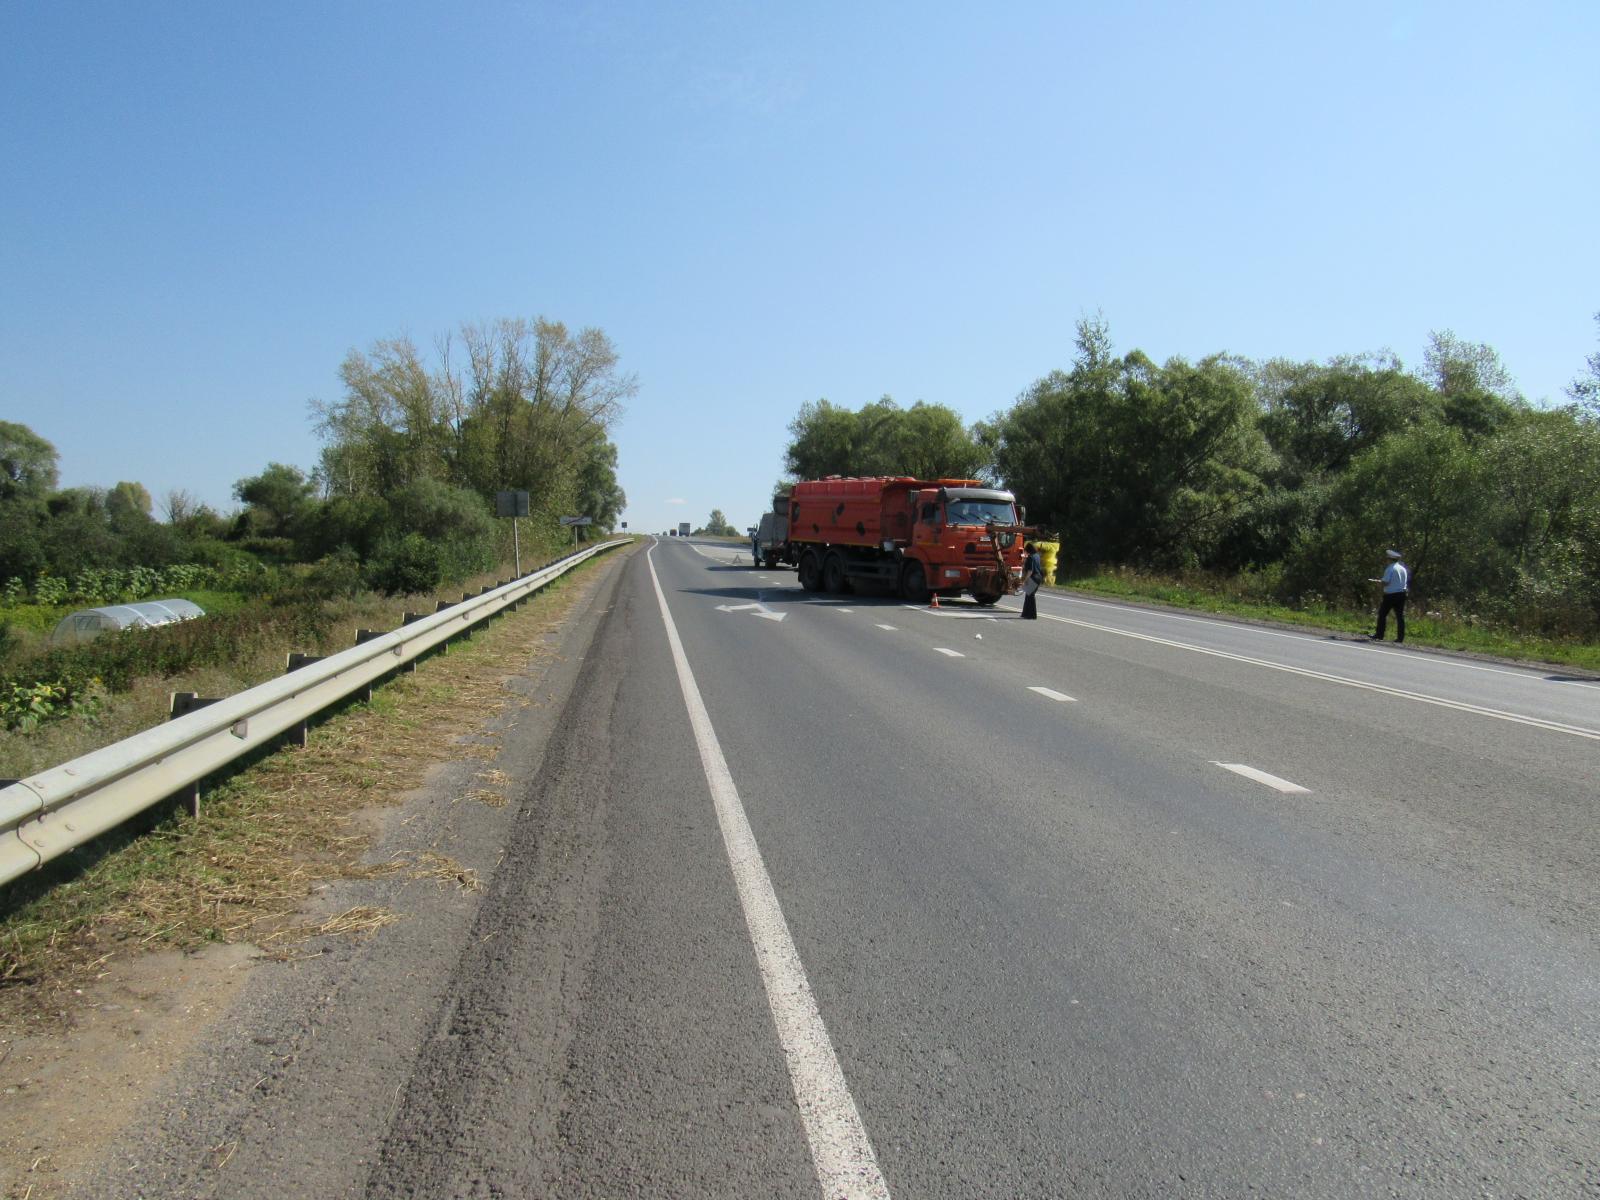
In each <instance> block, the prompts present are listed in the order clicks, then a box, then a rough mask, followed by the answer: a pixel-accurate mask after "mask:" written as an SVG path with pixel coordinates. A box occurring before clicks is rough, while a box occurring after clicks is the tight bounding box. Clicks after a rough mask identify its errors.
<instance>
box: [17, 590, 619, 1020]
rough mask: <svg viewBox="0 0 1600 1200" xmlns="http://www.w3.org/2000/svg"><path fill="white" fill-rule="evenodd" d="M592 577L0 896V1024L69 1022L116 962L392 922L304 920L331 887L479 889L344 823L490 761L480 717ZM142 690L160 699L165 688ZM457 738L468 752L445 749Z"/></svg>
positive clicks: (279, 947) (443, 863) (498, 785)
mask: <svg viewBox="0 0 1600 1200" xmlns="http://www.w3.org/2000/svg"><path fill="white" fill-rule="evenodd" d="M591 570H592V568H591V567H581V568H579V569H578V570H577V571H575V572H574V573H573V574H572V575H569V576H567V577H566V579H565V580H563V581H561V582H558V583H556V584H554V585H552V586H551V587H549V588H547V589H546V590H545V591H544V592H543V593H542V594H541V595H540V596H539V597H537V598H536V599H535V600H534V601H532V602H531V603H528V604H525V605H524V606H523V607H522V608H521V609H520V610H519V611H518V612H516V613H514V614H510V615H508V616H504V617H501V618H499V619H497V620H495V621H494V622H492V623H491V624H490V625H489V627H488V628H487V629H480V631H479V632H477V633H475V634H474V635H473V636H472V638H471V640H468V641H462V642H457V643H453V644H452V645H451V646H450V649H449V652H448V653H447V654H441V655H435V656H433V657H431V658H429V659H427V660H425V661H424V662H422V663H421V664H419V666H418V668H417V671H416V673H415V674H410V675H401V676H399V677H398V678H396V679H395V680H393V681H391V682H390V683H388V684H386V685H385V686H384V687H382V688H381V689H379V690H378V691H377V692H376V693H375V694H374V697H373V700H372V702H371V703H370V704H354V705H351V706H349V707H347V708H345V709H344V710H342V711H340V712H338V713H336V714H335V715H333V716H331V717H329V718H328V719H327V720H325V721H324V722H323V723H322V724H320V725H317V726H314V727H313V728H312V731H311V737H310V744H309V745H308V746H307V747H306V748H304V749H299V748H285V749H282V750H279V751H277V752H275V753H272V754H270V755H267V756H265V757H263V758H260V759H258V760H257V761H256V762H254V763H253V764H251V765H250V766H248V767H245V768H244V769H242V770H240V771H238V772H237V773H236V774H234V775H233V776H232V777H231V778H229V779H228V780H227V781H226V782H224V783H222V784H220V785H219V786H215V787H213V788H212V789H211V790H208V791H207V792H206V793H205V796H204V804H203V810H202V815H201V817H200V819H199V820H194V819H192V818H191V817H190V816H189V815H188V813H187V811H176V810H174V808H173V807H172V806H168V807H167V808H166V810H165V811H163V812H161V813H159V814H158V815H157V816H155V817H154V818H153V819H152V821H150V822H148V823H147V824H146V826H145V828H143V829H142V830H139V831H136V832H133V833H120V834H116V833H114V834H108V835H107V838H106V839H103V841H102V843H101V844H100V845H98V846H94V847H85V848H84V849H83V850H80V851H78V852H76V853H74V854H72V855H69V856H65V858H64V860H63V861H62V863H61V865H59V866H55V867H53V868H47V869H46V870H44V871H41V872H38V873H36V874H35V875H34V876H30V877H25V878H24V879H21V880H18V881H16V882H15V883H13V884H12V885H11V886H10V888H8V889H6V892H5V893H4V894H3V895H0V904H4V906H5V907H4V909H3V910H0V1028H9V1029H22V1028H40V1027H41V1026H48V1025H49V1024H52V1023H59V1022H61V1021H63V1020H64V1019H68V1018H69V1015H70V1011H71V1004H70V998H71V995H72V993H73V991H74V990H75V989H77V988H81V987H84V986H85V985H86V984H87V983H89V982H92V981H93V980H95V979H96V978H97V977H99V976H100V974H101V973H102V972H103V971H104V969H105V967H106V964H107V963H109V962H110V961H111V960H112V959H113V958H114V957H116V956H123V955H128V954H133V953H138V952H140V951H141V950H143V949H146V948H154V947H168V948H180V949H182V948H192V947H195V946H198V945H201V944H203V943H206V942H214V941H229V942H236V941H242V942H250V943H253V944H255V945H259V946H261V947H262V948H263V950H264V951H265V952H266V953H268V954H272V955H276V956H280V957H290V956H292V955H293V954H294V953H295V949H294V948H295V945H296V943H298V942H301V941H303V940H304V939H305V938H307V937H310V936H315V935H324V934H330V933H346V934H355V935H360V934H362V933H364V932H368V931H370V930H373V929H377V928H380V927H381V926H382V925H384V924H386V923H388V922H389V921H391V920H393V919H394V917H393V915H392V914H390V913H386V912H384V911H382V910H379V909H352V910H350V911H348V912H344V913H339V914H337V915H335V916H333V917H331V918H328V919H326V920H322V921H313V922H306V921H304V920H303V919H302V914H303V908H304V905H305V902H306V900H307V897H308V896H310V895H311V894H312V893H313V892H314V890H315V889H317V888H318V887H320V886H321V885H323V884H325V883H327V882H328V881H330V880H334V879H341V878H355V877H362V876H368V877H370V876H375V875H384V874H392V873H405V874H406V875H407V876H408V877H411V878H419V879H430V880H434V881H437V882H438V884H439V886H443V887H461V888H470V889H475V888H477V887H478V880H477V878H476V877H475V876H474V875H473V874H472V872H470V871H466V870H463V869H462V868H461V867H460V866H459V865H458V864H456V863H454V862H451V861H449V860H447V859H444V858H442V857H439V856H437V855H421V856H418V857H416V858H406V859H404V860H396V861H392V862H384V863H378V864H372V863H369V862H367V861H365V856H366V854H367V851H368V847H369V846H370V844H371V840H372V834H371V827H372V822H371V821H370V820H367V821H363V820H362V819H361V818H360V817H359V816H358V814H360V813H361V812H362V811H363V810H370V809H372V808H373V807H375V806H381V805H388V804H394V803H397V802H398V801H399V800H400V799H401V798H402V797H404V796H405V795H406V794H407V793H408V792H411V791H412V790H414V789H415V788H417V787H418V786H419V785H420V784H421V782H422V780H423V777H424V775H425V774H426V772H427V771H428V769H429V768H430V767H431V766H433V765H434V764H435V763H437V762H439V761H442V760H444V759H447V758H456V759H459V758H462V757H480V758H487V757H492V756H493V754H494V753H495V747H494V746H493V745H492V744H489V743H487V742H485V741H484V740H483V739H484V734H483V729H484V726H485V724H486V722H487V721H488V720H489V719H490V718H491V717H492V716H493V715H494V714H496V713H499V712H501V711H503V710H505V709H506V708H508V707H513V706H516V707H520V706H522V705H525V704H526V703H528V702H527V701H526V700H525V699H523V698H522V697H520V696H518V695H516V694H515V693H514V692H512V691H511V690H510V689H509V688H508V686H507V683H508V680H509V678H510V677H511V675H512V674H514V673H516V672H518V671H520V670H521V669H523V668H524V667H525V666H526V665H527V664H528V663H529V662H531V661H533V660H534V659H536V658H538V657H539V656H541V655H546V654H549V653H551V652H552V651H551V650H550V649H549V648H548V646H547V644H546V635H547V634H548V632H549V631H550V630H551V628H552V627H554V626H555V625H557V624H558V623H559V622H560V621H561V620H562V619H563V618H564V617H565V616H566V614H567V613H568V611H569V610H570V609H571V608H572V606H573V604H574V603H575V602H576V600H577V599H578V598H579V597H580V596H581V595H582V594H583V593H584V592H585V591H587V588H586V587H585V586H584V585H585V582H587V581H588V580H590V579H592V576H591V575H590V571H591ZM280 669H281V668H280ZM219 682H220V681H219ZM151 686H152V688H158V689H159V691H160V693H161V696H162V700H163V702H164V700H165V693H166V691H167V690H168V689H169V688H171V686H172V684H171V682H170V681H167V682H162V683H159V684H155V683H153V684H152V685H151ZM213 694H215V693H213ZM468 734H472V735H474V738H473V741H472V742H469V743H460V742H458V739H460V738H463V737H464V736H465V735H468ZM474 783H475V785H476V786H475V787H474V788H473V789H472V790H471V791H470V792H469V794H468V795H465V796H462V797H458V798H457V799H458V802H463V803H484V804H492V805H503V804H505V803H506V794H505V787H506V785H507V784H509V783H510V780H509V779H508V778H507V777H506V776H505V775H504V773H502V772H499V771H495V770H485V771H482V772H480V773H479V774H478V776H477V777H476V779H475V780H474Z"/></svg>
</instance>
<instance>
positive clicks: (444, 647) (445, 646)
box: [433, 600, 455, 654]
mask: <svg viewBox="0 0 1600 1200" xmlns="http://www.w3.org/2000/svg"><path fill="white" fill-rule="evenodd" d="M454 607H455V605H454V604H451V603H450V601H448V600H441V601H439V603H437V604H435V605H434V606H433V611H434V612H436V613H442V612H444V610H445V609H447V608H454ZM439 653H440V654H449V653H450V639H449V638H445V640H444V641H442V642H440V643H439Z"/></svg>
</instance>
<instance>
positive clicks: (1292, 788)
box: [1211, 759, 1311, 796]
mask: <svg viewBox="0 0 1600 1200" xmlns="http://www.w3.org/2000/svg"><path fill="white" fill-rule="evenodd" d="M1211 765H1212V766H1213V767H1221V768H1222V769H1223V770H1224V771H1232V772H1233V773H1234V774H1235V775H1243V776H1244V777H1245V778H1246V779H1254V780H1255V781H1256V782H1257V783H1264V784H1266V785H1267V786H1268V787H1269V788H1275V789H1276V790H1278V791H1280V792H1282V793H1283V794H1284V795H1286V796H1309V795H1310V794H1311V789H1310V788H1307V787H1301V786H1300V785H1299V784H1298V783H1290V782H1289V781H1288V780H1287V779H1279V778H1278V777H1277V776H1276V775H1268V774H1267V773H1266V772H1265V771H1258V770H1256V769H1255V768H1254V767H1247V766H1245V765H1244V764H1243V763H1225V762H1218V761H1217V760H1216V759H1212V760H1211Z"/></svg>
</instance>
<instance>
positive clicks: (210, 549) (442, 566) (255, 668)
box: [0, 319, 636, 776]
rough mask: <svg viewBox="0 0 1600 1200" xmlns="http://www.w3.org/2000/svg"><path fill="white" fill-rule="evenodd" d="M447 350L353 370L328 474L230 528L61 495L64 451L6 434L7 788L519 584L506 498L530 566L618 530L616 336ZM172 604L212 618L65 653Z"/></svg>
mask: <svg viewBox="0 0 1600 1200" xmlns="http://www.w3.org/2000/svg"><path fill="white" fill-rule="evenodd" d="M438 346H439V349H438V352H437V354H436V355H435V356H434V358H433V359H431V360H430V359H428V358H426V357H424V356H423V355H422V354H421V352H420V351H418V350H417V348H416V347H415V346H414V345H413V344H412V343H411V342H409V341H406V340H403V339H401V340H391V341H384V342H380V343H378V344H377V345H375V346H373V347H372V348H371V349H370V350H368V351H366V352H361V351H352V352H351V353H350V354H349V355H348V356H347V358H346V359H345V361H344V364H343V366H342V367H341V368H340V378H341V380H342V382H343V385H344V391H343V395H342V397H341V398H340V399H338V400H336V401H333V402H328V403H319V404H317V405H316V406H315V413H314V416H315V419H316V424H317V429H318V431H319V432H320V434H321V435H322V437H323V440H324V443H325V445H324V449H323V451H322V455H321V459H320V461H319V462H318V463H317V464H316V465H315V466H314V467H313V468H312V469H311V471H310V472H309V473H307V472H305V471H302V470H301V469H300V468H298V467H293V466H288V465H285V464H282V463H269V464H267V466H266V467H265V468H263V470H262V471H261V472H260V473H259V474H256V475H252V476H248V477H246V478H244V479H241V480H239V481H238V482H237V484H236V485H235V487H234V496H235V498H236V499H237V501H238V502H239V506H238V507H237V508H236V509H235V510H233V511H231V512H228V513H219V512H217V511H215V510H213V509H211V508H209V507H207V506H206V505H204V504H201V503H199V502H198V501H196V500H195V499H194V497H193V496H192V495H190V494H189V493H187V492H185V491H182V490H175V491H173V492H170V493H168V495H167V496H166V497H165V498H164V500H163V502H162V504H161V511H160V513H159V514H158V513H157V512H156V511H155V504H154V502H153V501H152V498H151V496H150V493H149V491H148V490H147V489H146V488H145V487H144V486H143V485H141V484H139V483H135V482H128V481H124V482H120V483H117V484H115V485H113V486H111V487H109V488H66V489H62V488H59V487H58V486H57V481H58V478H59V475H58V469H57V462H58V456H57V453H56V450H55V447H53V446H52V445H51V444H50V443H49V442H47V441H46V440H44V439H43V438H41V437H39V436H38V435H37V434H36V433H34V432H33V431H32V430H31V429H29V428H28V427H27V426H25V425H21V424H16V423H12V422H0V775H10V776H20V775H23V774H26V773H27V772H29V771H31V770H36V769H38V768H39V767H40V766H46V765H51V764H50V760H51V759H53V758H55V761H60V759H59V758H56V757H55V756H57V755H61V754H63V753H64V752H65V751H67V750H77V752H80V753H81V752H82V749H84V748H92V745H94V744H104V743H105V742H108V741H114V740H116V737H119V736H126V733H127V732H131V731H132V730H133V729H136V728H142V727H144V724H149V723H151V722H152V721H153V720H156V719H160V717H164V715H165V713H164V712H163V713H161V714H159V716H158V715H156V714H155V713H154V712H153V709H152V705H153V704H154V697H155V696H157V695H162V696H163V697H164V694H165V692H167V691H170V690H195V691H200V692H202V693H206V694H211V695H220V694H227V693H228V692H231V691H235V690H238V688H239V687H241V686H248V685H249V684H250V683H255V682H260V680H261V679H263V678H266V677H267V676H269V675H271V674H273V673H276V671H277V670H281V664H282V660H283V654H284V653H285V652H286V651H288V650H303V651H307V652H325V651H329V650H334V649H343V648H345V647H346V646H348V645H349V644H350V639H351V637H352V636H353V632H354V630H355V629H356V628H357V627H368V628H390V627H393V626H394V625H397V624H398V623H399V620H400V614H401V613H402V612H403V610H404V609H405V608H406V607H407V600H406V598H408V597H410V598H412V604H411V607H417V606H418V605H420V604H421V603H422V602H423V601H426V602H427V605H428V607H430V608H431V606H432V600H433V597H434V596H436V595H441V594H444V593H446V592H447V591H448V590H449V589H450V588H453V587H457V588H458V587H461V586H462V585H464V584H467V583H469V582H470V583H473V584H476V583H477V582H479V581H481V580H484V579H486V578H487V579H491V580H492V578H493V577H494V575H495V574H507V575H509V574H510V570H509V568H510V564H511V561H512V546H511V542H512V531H511V528H510V522H508V521H503V520H497V519H496V518H495V516H494V511H495V508H494V499H495V495H496V493H497V492H499V491H514V490H525V491H527V492H528V493H529V500H530V504H529V508H530V515H529V517H528V518H526V519H525V520H524V521H523V527H522V530H521V543H522V546H523V550H524V555H523V561H524V565H525V566H527V565H530V564H533V563H537V562H539V561H543V560H548V559H550V558H553V557H556V556H558V555H560V554H562V553H565V552H566V551H567V550H568V549H569V548H570V544H571V534H570V533H569V532H568V531H567V530H566V529H564V528H562V527H561V525H560V523H559V518H560V517H561V516H572V515H587V516H590V517H591V518H592V519H593V522H594V524H593V526H591V528H590V530H589V534H590V536H591V537H593V536H596V535H603V534H604V532H605V531H607V530H609V529H610V528H611V526H612V524H613V523H614V521H615V519H616V517H617V515H618V514H619V513H620V512H621V509H622V506H623V504H624V503H625V497H624V495H623V492H622V490H621V489H620V488H619V487H618V486H617V481H616V473H615V466H616V448H615V446H614V445H613V444H612V443H611V442H610V440H609V436H608V435H609V430H610V428H611V425H612V423H613V422H614V421H615V420H616V419H617V417H618V416H619V415H620V413H621V411H622V403H623V401H624V400H625V399H627V398H628V397H629V396H631V395H632V394H633V392H634V390H635V388H636V384H635V381H634V379H633V377H632V376H631V375H628V374H625V373H623V372H622V371H621V369H620V366H619V359H618V355H617V352H616V350H615V348H614V347H613V346H612V345H611V343H610V341H609V340H608V339H607V338H606V336H605V334H604V333H602V332H601V331H599V330H596V329H585V330H581V331H578V332H576V333H574V332H571V331H569V330H568V329H567V328H566V327H565V326H564V325H561V324H559V323H556V322H551V321H546V320H543V319H539V320H534V321H525V320H501V321H496V322H493V323H490V324H487V325H480V326H467V327H464V328H463V329H462V330H460V331H459V332H458V333H457V334H455V335H453V336H452V337H447V338H444V339H442V340H441V341H440V342H439V343H438ZM170 597H182V598H184V599H188V600H193V601H194V602H195V603H197V604H199V605H200V607H201V608H202V609H204V610H205V612H206V613H207V616H206V617H205V618H204V619H203V620H200V621H191V622H185V623H183V624H181V625H174V626H167V627H162V628H159V629H153V630H137V631H133V632H128V633H123V634H118V635H102V636H101V637H99V638H97V639H95V640H94V641H92V642H88V643H84V644H82V645H79V646H55V645H52V644H51V643H50V633H51V631H52V629H53V628H54V627H55V625H56V623H57V622H59V621H60V620H61V618H62V617H63V616H65V615H67V614H68V613H71V612H73V611H75V610H78V609H81V608H87V607H94V606H100V605H107V604H119V603H127V602H131V601H135V600H144V599H157V598H170ZM456 598H459V594H458V595H457V597H456ZM59 722H69V723H70V729H69V730H64V731H61V732H58V733H52V732H50V727H51V726H53V725H56V724H57V723H59ZM140 722H143V723H144V724H140ZM113 735H115V736H113ZM70 756H71V755H67V757H70Z"/></svg>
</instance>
